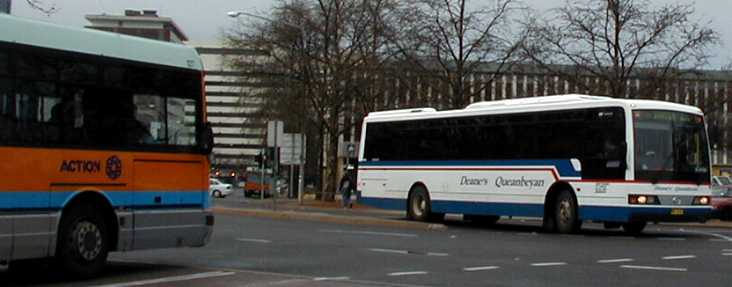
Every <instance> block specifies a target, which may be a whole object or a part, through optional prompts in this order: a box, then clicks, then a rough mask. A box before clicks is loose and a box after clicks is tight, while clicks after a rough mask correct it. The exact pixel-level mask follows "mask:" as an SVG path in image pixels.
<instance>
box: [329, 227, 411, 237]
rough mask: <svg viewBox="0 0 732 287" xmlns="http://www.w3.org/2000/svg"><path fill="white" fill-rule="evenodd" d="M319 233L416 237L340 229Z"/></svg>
mask: <svg viewBox="0 0 732 287" xmlns="http://www.w3.org/2000/svg"><path fill="white" fill-rule="evenodd" d="M319 231H320V232H325V233H341V234H356V235H380V236H393V237H410V238H414V237H417V234H411V233H394V232H376V231H351V230H340V229H321V230H319Z"/></svg>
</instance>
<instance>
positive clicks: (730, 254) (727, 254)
mask: <svg viewBox="0 0 732 287" xmlns="http://www.w3.org/2000/svg"><path fill="white" fill-rule="evenodd" d="M722 256H732V253H722Z"/></svg>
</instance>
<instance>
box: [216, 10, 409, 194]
mask: <svg viewBox="0 0 732 287" xmlns="http://www.w3.org/2000/svg"><path fill="white" fill-rule="evenodd" d="M396 2H397V1H392V0H317V1H308V0H300V1H287V2H285V1H281V2H278V4H276V5H275V8H273V13H272V19H273V21H272V22H264V23H262V22H258V24H254V23H252V22H250V21H245V22H244V24H245V25H246V26H245V27H239V28H238V29H234V30H232V31H231V32H229V34H228V35H227V42H228V44H229V46H233V47H257V48H259V49H264V50H267V51H270V54H271V59H272V63H271V65H269V68H270V69H273V70H276V71H278V72H279V73H282V74H286V75H290V79H289V80H287V81H283V82H282V83H283V86H282V87H281V88H280V91H284V90H288V92H281V93H278V95H277V97H276V98H273V99H270V101H272V102H276V104H274V105H270V107H273V108H275V109H276V110H277V111H274V112H273V113H272V116H273V117H277V118H281V117H287V116H291V115H299V117H300V118H301V119H306V121H307V123H305V122H302V121H301V125H302V126H316V127H319V131H320V133H319V136H318V137H319V138H321V139H322V141H320V142H325V146H324V150H322V153H324V154H326V155H327V159H326V161H325V166H326V168H325V170H324V171H325V179H326V180H325V182H324V186H323V187H322V190H324V191H326V196H327V197H330V198H332V195H333V194H334V191H335V189H336V183H337V169H336V167H338V166H339V165H338V158H337V154H338V153H337V152H338V144H339V137H340V136H341V135H342V134H343V133H344V132H345V131H348V130H350V129H351V127H352V126H353V125H354V124H356V123H354V122H353V121H351V120H350V117H349V114H347V113H348V112H349V110H350V109H348V108H349V107H353V106H354V103H355V104H356V105H358V103H359V102H360V101H361V97H363V96H364V95H366V94H365V93H364V92H363V90H364V88H365V87H364V85H365V84H367V83H368V81H364V79H369V78H370V77H369V71H373V70H376V68H375V67H376V66H378V65H380V63H382V62H383V61H384V57H382V55H381V53H382V52H383V49H382V48H381V46H382V45H383V42H384V41H383V40H382V37H381V36H379V33H380V31H382V30H384V29H383V27H380V26H381V25H383V23H384V22H383V21H382V19H381V17H382V15H383V13H382V11H383V10H385V9H387V8H388V7H389V5H392V4H393V3H396ZM295 25H298V26H300V27H302V29H297V28H295V27H293V26H295ZM273 96H274V95H273ZM318 146H320V145H319V144H318Z"/></svg>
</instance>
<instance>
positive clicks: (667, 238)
mask: <svg viewBox="0 0 732 287" xmlns="http://www.w3.org/2000/svg"><path fill="white" fill-rule="evenodd" d="M656 239H657V240H664V241H684V240H686V238H683V237H658V238H656Z"/></svg>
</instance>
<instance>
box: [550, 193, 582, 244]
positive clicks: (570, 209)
mask: <svg viewBox="0 0 732 287" xmlns="http://www.w3.org/2000/svg"><path fill="white" fill-rule="evenodd" d="M554 222H555V224H556V231H557V232H559V233H563V234H569V233H575V232H577V231H578V230H579V229H580V221H579V218H578V216H577V202H576V201H575V200H574V196H572V193H570V192H568V191H566V190H564V191H561V192H560V193H559V195H557V199H556V203H555V205H554Z"/></svg>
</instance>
